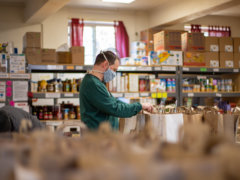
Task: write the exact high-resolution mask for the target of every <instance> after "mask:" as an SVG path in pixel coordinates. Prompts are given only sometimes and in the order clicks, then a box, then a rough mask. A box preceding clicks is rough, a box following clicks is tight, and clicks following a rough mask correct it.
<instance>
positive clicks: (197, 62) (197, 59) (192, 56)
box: [183, 51, 206, 66]
mask: <svg viewBox="0 0 240 180" xmlns="http://www.w3.org/2000/svg"><path fill="white" fill-rule="evenodd" d="M183 54H184V61H183V65H184V66H206V61H205V53H204V52H189V51H186V52H184V53H183Z"/></svg>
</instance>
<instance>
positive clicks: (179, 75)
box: [28, 65, 240, 106]
mask: <svg viewBox="0 0 240 180" xmlns="http://www.w3.org/2000/svg"><path fill="white" fill-rule="evenodd" d="M92 67H93V66H78V65H29V66H28V69H29V73H34V72H42V73H45V72H51V73H68V72H71V73H78V72H81V73H86V72H87V71H88V70H90V69H91V68H92ZM118 72H123V73H132V72H134V73H152V74H155V75H156V77H157V78H175V79H176V92H157V93H153V92H112V95H113V96H114V97H119V98H120V97H122V98H140V97H151V98H162V97H175V98H176V99H177V102H178V106H181V105H183V98H184V97H198V98H205V97H213V98H214V97H240V91H239V92H182V87H183V86H182V79H183V77H186V76H189V77H191V76H192V75H194V76H214V77H218V76H220V75H224V74H235V75H236V74H238V73H239V72H240V69H236V68H235V69H231V68H209V67H178V66H119V68H118ZM163 94H164V95H163ZM33 98H79V93H71V92H69V93H64V92H62V93H49V92H46V93H39V92H36V93H33Z"/></svg>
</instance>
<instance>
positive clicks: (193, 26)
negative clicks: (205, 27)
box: [191, 24, 201, 32]
mask: <svg viewBox="0 0 240 180" xmlns="http://www.w3.org/2000/svg"><path fill="white" fill-rule="evenodd" d="M191 32H201V25H199V24H191Z"/></svg>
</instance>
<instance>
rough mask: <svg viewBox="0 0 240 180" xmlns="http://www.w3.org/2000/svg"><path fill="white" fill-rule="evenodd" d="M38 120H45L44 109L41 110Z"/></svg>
mask: <svg viewBox="0 0 240 180" xmlns="http://www.w3.org/2000/svg"><path fill="white" fill-rule="evenodd" d="M38 119H39V120H43V110H42V109H40V111H39V114H38Z"/></svg>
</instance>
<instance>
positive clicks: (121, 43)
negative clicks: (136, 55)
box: [114, 21, 129, 58]
mask: <svg viewBox="0 0 240 180" xmlns="http://www.w3.org/2000/svg"><path fill="white" fill-rule="evenodd" d="M114 27H115V38H116V50H117V52H118V54H119V57H120V58H123V57H129V37H128V34H127V31H126V28H125V26H124V24H123V22H122V21H118V22H116V21H115V22H114Z"/></svg>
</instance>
